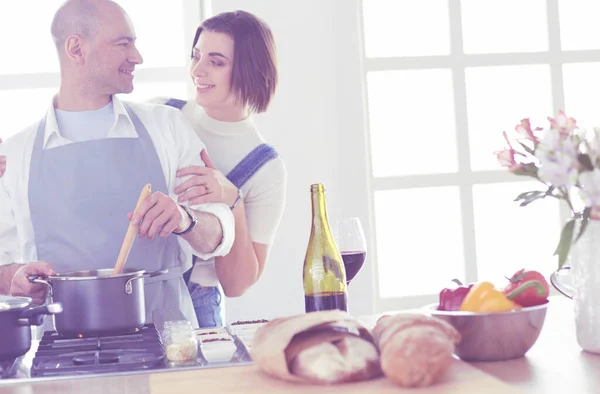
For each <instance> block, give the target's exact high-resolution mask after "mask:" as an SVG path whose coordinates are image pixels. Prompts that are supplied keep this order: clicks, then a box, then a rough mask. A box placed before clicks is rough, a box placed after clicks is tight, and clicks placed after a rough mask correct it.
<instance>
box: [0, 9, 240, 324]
mask: <svg viewBox="0 0 600 394" xmlns="http://www.w3.org/2000/svg"><path fill="white" fill-rule="evenodd" d="M52 36H53V39H54V42H55V44H56V47H57V51H58V56H59V60H60V66H61V86H60V90H59V92H58V94H57V95H56V96H55V97H54V99H53V103H52V107H51V108H50V109H49V110H48V112H47V114H46V116H45V118H44V119H42V120H41V121H40V122H37V123H35V124H34V125H32V126H30V127H28V128H27V129H25V130H23V131H22V132H20V133H19V134H17V135H15V136H14V137H12V138H10V139H8V140H7V141H5V142H4V143H2V144H0V156H2V155H6V156H7V160H8V161H10V162H11V163H15V165H11V166H9V168H7V170H6V173H5V174H4V176H3V177H2V178H0V263H4V264H6V263H12V262H15V261H33V262H34V263H30V264H27V265H24V266H23V265H22V264H21V265H16V264H9V265H6V266H3V267H1V268H2V269H1V270H0V292H3V293H8V294H13V295H28V296H33V297H35V299H36V301H38V302H39V301H41V300H42V299H43V290H42V289H40V288H39V287H37V286H36V285H33V284H30V283H29V282H28V280H27V276H28V275H31V274H34V273H39V274H45V275H49V274H52V273H53V272H54V271H55V272H59V273H66V272H70V271H77V270H88V269H102V268H110V267H112V266H114V264H115V262H116V259H117V256H118V253H119V250H120V246H121V243H122V242H123V238H124V235H125V232H126V229H127V226H128V222H127V219H128V218H131V222H132V223H133V224H134V226H136V227H137V229H138V237H137V240H136V241H135V244H134V246H133V248H132V251H131V254H130V255H129V259H128V262H127V267H128V268H129V267H132V268H138V269H145V270H149V271H152V270H158V269H164V268H167V269H168V273H167V274H166V275H162V276H159V277H156V280H154V279H155V278H152V279H149V280H148V279H147V280H146V283H147V284H146V289H145V290H146V292H145V293H146V315H147V320H148V321H149V322H151V321H152V318H153V314H154V313H156V312H157V311H160V310H165V309H171V308H179V309H180V310H181V311H182V312H183V314H184V315H185V317H186V318H187V319H188V320H190V321H191V322H192V324H194V325H195V324H196V318H195V314H194V310H193V307H192V304H191V300H190V296H189V292H188V291H187V288H186V286H185V283H184V281H183V278H182V272H184V271H185V270H187V269H188V268H189V266H190V265H191V256H192V253H193V254H195V255H197V256H199V257H201V258H210V257H213V256H222V255H225V254H227V253H228V252H229V249H230V248H231V245H232V243H233V237H234V229H233V215H232V213H231V211H230V209H229V207H228V206H227V205H225V204H215V203H212V204H202V205H197V206H193V207H184V206H180V205H178V204H177V203H176V200H175V199H174V198H173V197H171V196H174V193H173V190H174V188H175V187H176V186H177V185H178V184H179V183H181V182H183V181H184V180H185V179H181V178H177V176H176V172H177V170H178V169H180V168H183V167H187V166H190V165H203V163H202V160H201V159H200V156H199V153H200V151H201V150H202V149H203V147H204V146H203V144H202V143H201V141H200V140H199V139H198V137H197V136H196V135H195V133H194V131H193V129H192V128H191V126H190V125H189V124H188V123H187V122H186V120H185V118H183V115H181V114H180V112H179V111H177V110H176V109H174V108H169V107H165V106H155V105H151V104H135V105H134V104H127V103H124V102H121V101H120V100H119V99H118V98H117V97H116V96H115V94H118V93H130V92H131V91H132V90H133V72H134V69H135V66H136V65H138V64H141V63H142V57H141V55H140V53H139V52H138V50H137V48H136V47H135V39H136V38H135V33H134V29H133V26H132V23H131V21H130V20H129V17H128V16H127V14H126V13H125V11H124V10H123V9H122V8H121V7H120V6H119V5H118V4H116V3H114V2H113V1H111V0H68V1H66V2H65V3H64V4H63V5H62V6H61V8H60V9H59V10H58V11H57V12H56V15H55V17H54V20H53V22H52ZM147 183H150V184H151V185H152V190H153V193H152V194H151V195H150V196H149V197H148V198H146V199H145V200H144V201H143V202H142V204H141V206H140V208H139V210H138V211H137V212H136V213H135V214H134V215H133V216H132V215H131V211H133V209H134V208H135V204H136V202H137V200H138V197H139V195H140V192H141V190H142V187H143V186H144V185H145V184H147ZM191 208H193V209H191Z"/></svg>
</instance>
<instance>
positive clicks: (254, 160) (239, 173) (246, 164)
mask: <svg viewBox="0 0 600 394" xmlns="http://www.w3.org/2000/svg"><path fill="white" fill-rule="evenodd" d="M278 156H279V154H278V153H277V151H276V150H275V148H273V147H272V146H271V145H268V144H260V145H258V146H257V147H256V148H254V149H252V151H250V153H248V154H247V155H246V157H244V158H243V159H242V160H241V161H240V162H239V163H238V164H237V165H236V166H235V167H234V168H233V170H231V171H230V172H229V174H227V179H229V181H230V182H231V183H233V184H234V185H235V186H236V187H237V188H238V189H239V188H240V187H242V186H243V185H244V184H245V183H246V182H248V180H249V179H250V178H252V176H254V174H256V173H257V172H258V170H260V169H261V168H262V166H264V165H265V164H267V163H268V162H269V161H271V160H273V159H275V158H277V157H278Z"/></svg>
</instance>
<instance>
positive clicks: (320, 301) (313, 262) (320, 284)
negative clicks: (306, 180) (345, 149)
mask: <svg viewBox="0 0 600 394" xmlns="http://www.w3.org/2000/svg"><path fill="white" fill-rule="evenodd" d="M310 195H311V200H312V228H311V231H310V239H309V241H308V248H307V249H306V256H305V257H304V270H303V280H304V307H305V310H306V312H307V313H308V312H314V311H323V310H332V309H339V310H342V311H346V312H347V311H348V308H347V295H346V270H345V268H344V264H343V262H342V256H341V254H340V252H339V250H338V248H337V245H336V244H335V240H334V239H333V235H332V234H331V228H330V227H329V220H328V218H327V204H326V201H325V186H323V185H322V184H315V185H311V187H310Z"/></svg>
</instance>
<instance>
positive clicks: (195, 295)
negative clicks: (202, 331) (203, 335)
mask: <svg viewBox="0 0 600 394" xmlns="http://www.w3.org/2000/svg"><path fill="white" fill-rule="evenodd" d="M188 289H189V291H190V295H191V297H192V304H193V305H194V310H195V311H196V318H197V319H198V325H199V326H200V328H210V327H220V326H222V325H223V318H222V317H221V290H220V289H219V288H218V287H202V286H200V285H199V284H198V283H194V282H189V283H188Z"/></svg>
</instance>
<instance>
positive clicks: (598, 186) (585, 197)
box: [579, 168, 600, 207]
mask: <svg viewBox="0 0 600 394" xmlns="http://www.w3.org/2000/svg"><path fill="white" fill-rule="evenodd" d="M579 197H581V200H582V201H583V203H584V204H585V206H586V207H593V206H598V205H600V170H598V169H597V168H595V169H594V171H586V172H582V173H581V174H579Z"/></svg>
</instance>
